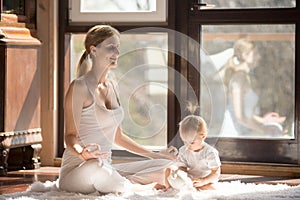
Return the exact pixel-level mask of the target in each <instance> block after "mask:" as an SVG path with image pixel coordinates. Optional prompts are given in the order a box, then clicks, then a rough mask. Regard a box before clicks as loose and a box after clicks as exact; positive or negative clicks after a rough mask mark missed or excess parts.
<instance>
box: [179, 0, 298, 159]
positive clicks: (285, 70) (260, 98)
mask: <svg viewBox="0 0 300 200" xmlns="http://www.w3.org/2000/svg"><path fill="white" fill-rule="evenodd" d="M207 3H209V4H215V7H213V9H208V8H211V7H206V8H207V9H199V10H198V9H192V8H195V6H194V5H191V6H192V7H190V9H189V15H188V25H187V29H188V35H189V36H190V37H192V38H193V39H194V40H196V41H197V42H198V43H199V48H198V52H197V54H198V55H200V56H199V58H198V61H197V62H198V63H197V64H196V65H195V64H193V65H191V64H187V69H188V70H189V72H188V80H189V81H190V83H191V85H192V86H193V88H194V91H195V93H196V94H197V95H198V99H199V104H200V112H201V115H203V117H205V119H206V121H207V122H208V125H209V130H208V137H207V140H206V141H207V142H208V143H210V144H211V145H213V146H215V147H216V148H217V149H218V150H219V153H220V157H221V160H222V161H223V162H259V163H277V164H281V163H284V164H299V156H298V149H299V145H300V140H299V131H297V128H298V125H297V122H298V121H299V120H298V119H297V116H298V112H299V110H298V109H297V108H298V104H299V97H298V95H297V93H296V88H298V87H299V86H298V84H299V83H298V82H299V81H298V79H299V73H298V70H296V69H297V68H298V67H299V61H298V58H299V51H298V49H299V42H298V41H299V40H298V38H299V35H298V31H297V29H298V27H297V25H298V24H299V17H297V15H298V14H297V12H299V8H298V7H297V5H296V1H243V0H233V1H207ZM181 25H182V26H185V25H184V24H181ZM245 43H248V45H249V50H248V51H246V52H243V51H241V50H242V49H243V48H242V46H243V45H242V44H245ZM189 46H190V45H189ZM186 48H187V49H188V50H189V52H188V54H189V58H194V57H195V56H194V55H195V52H196V51H195V49H191V48H189V47H186ZM195 60H197V59H195ZM245 60H247V62H248V64H247V65H245V64H244V61H245ZM228 61H231V63H233V64H232V65H228V63H227V62H228ZM224 66H226V67H224ZM198 67H199V69H198ZM226 68H227V69H230V70H228V71H226V70H224V69H226ZM193 69H194V70H193ZM195 69H196V70H195ZM197 70H198V71H199V73H195V71H197ZM226 72H227V74H226ZM230 77H231V78H230ZM232 77H234V78H232ZM236 97H239V98H236ZM242 110H243V112H242ZM267 113H273V115H269V117H266V118H263V116H264V115H265V114H267ZM274 113H275V114H274ZM277 114H278V115H279V116H276V115H277ZM272 117H274V118H276V120H277V121H276V120H274V119H272ZM244 118H246V119H247V120H244Z"/></svg>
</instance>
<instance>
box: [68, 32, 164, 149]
mask: <svg viewBox="0 0 300 200" xmlns="http://www.w3.org/2000/svg"><path fill="white" fill-rule="evenodd" d="M84 36H85V35H84V34H72V36H71V70H70V73H71V74H70V76H71V80H73V79H74V78H75V74H76V73H75V72H76V67H77V63H78V61H79V58H80V56H81V54H82V53H83V41H84ZM167 42H168V37H167V33H153V34H152V33H145V34H132V33H130V34H122V35H121V46H120V56H119V59H118V67H117V68H116V69H111V74H110V75H111V76H114V78H115V80H116V81H117V83H118V89H119V92H120V95H119V96H120V101H121V105H122V107H123V108H124V111H125V118H124V121H123V124H122V130H123V132H124V133H125V134H127V135H128V136H130V137H131V138H132V139H134V140H135V141H137V142H138V143H140V144H142V145H145V146H147V148H150V149H160V148H162V147H165V146H166V144H167V92H168V73H167V71H168V68H167V63H168V60H167V58H168V57H167V56H168V53H167V51H166V49H167Z"/></svg>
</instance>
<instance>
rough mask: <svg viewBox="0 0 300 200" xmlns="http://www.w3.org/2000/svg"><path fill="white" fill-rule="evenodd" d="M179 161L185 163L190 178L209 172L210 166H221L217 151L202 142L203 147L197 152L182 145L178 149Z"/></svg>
mask: <svg viewBox="0 0 300 200" xmlns="http://www.w3.org/2000/svg"><path fill="white" fill-rule="evenodd" d="M178 158H179V161H181V162H183V163H184V164H185V167H187V169H188V175H189V176H190V177H191V178H203V177H205V176H207V175H209V174H210V173H211V169H212V168H216V167H219V166H221V161H220V157H219V153H218V151H217V150H216V149H215V148H214V147H212V146H210V145H209V144H207V143H205V142H204V147H203V149H201V150H200V151H198V152H194V151H190V150H188V148H187V147H186V146H185V145H184V146H182V147H181V148H180V149H179V154H178Z"/></svg>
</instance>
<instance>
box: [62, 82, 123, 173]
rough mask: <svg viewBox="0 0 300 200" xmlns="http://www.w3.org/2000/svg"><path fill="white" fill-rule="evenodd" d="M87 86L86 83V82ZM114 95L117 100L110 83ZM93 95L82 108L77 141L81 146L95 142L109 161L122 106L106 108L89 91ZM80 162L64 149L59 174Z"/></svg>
mask: <svg viewBox="0 0 300 200" xmlns="http://www.w3.org/2000/svg"><path fill="white" fill-rule="evenodd" d="M87 86H88V84H87ZM110 86H111V87H112V88H109V89H113V91H114V95H116V98H117V101H118V102H119V99H118V94H117V92H116V90H115V88H114V85H113V84H110ZM89 90H90V92H91V94H92V95H93V96H94V102H93V103H92V104H91V105H90V106H89V107H86V108H83V109H82V113H81V120H80V125H79V129H78V131H79V142H80V144H81V145H82V146H85V145H88V144H90V143H97V144H99V145H100V147H101V151H104V152H108V153H109V159H108V161H109V162H111V149H112V145H113V143H114V139H115V135H116V131H117V128H118V127H119V126H120V124H121V122H122V120H123V118H124V111H123V108H122V107H121V106H120V103H119V106H118V107H117V108H115V109H107V108H106V107H105V106H102V105H99V104H98V103H97V98H96V97H95V95H94V94H95V92H94V91H91V89H90V88H89ZM81 163H82V160H81V159H80V158H78V157H77V156H76V155H75V154H74V153H72V152H70V151H69V150H68V149H65V151H64V154H63V159H62V165H61V176H62V175H63V174H64V173H67V172H69V171H70V170H72V169H73V168H75V167H77V166H78V165H80V164H81Z"/></svg>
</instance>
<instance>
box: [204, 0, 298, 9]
mask: <svg viewBox="0 0 300 200" xmlns="http://www.w3.org/2000/svg"><path fill="white" fill-rule="evenodd" d="M203 2H205V3H207V4H210V5H214V7H203V8H206V9H207V8H213V9H224V8H238V9H243V8H294V7H296V0H284V1H277V0H226V1H220V0H205V1H203Z"/></svg>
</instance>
